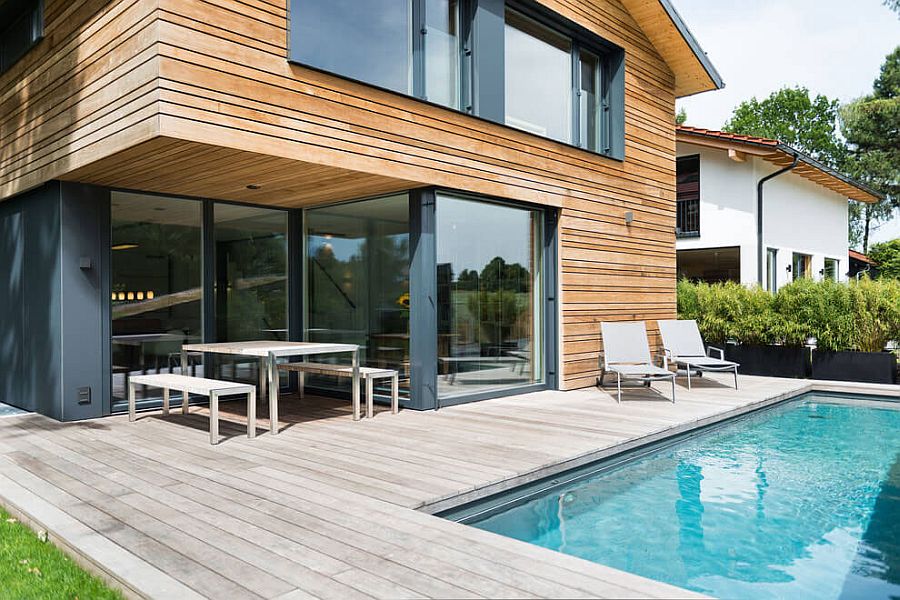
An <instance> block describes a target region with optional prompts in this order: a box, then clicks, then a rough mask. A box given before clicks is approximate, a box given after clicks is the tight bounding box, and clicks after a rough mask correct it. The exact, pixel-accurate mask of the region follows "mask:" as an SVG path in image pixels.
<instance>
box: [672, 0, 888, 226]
mask: <svg viewBox="0 0 900 600" xmlns="http://www.w3.org/2000/svg"><path fill="white" fill-rule="evenodd" d="M672 2H673V4H674V5H675V8H676V9H677V10H678V12H679V14H681V16H682V18H683V19H684V21H685V22H686V23H687V25H688V27H689V28H690V30H691V32H692V33H693V34H694V36H695V37H696V38H697V40H698V41H699V42H700V46H701V47H702V48H703V50H705V51H706V53H707V54H708V55H709V58H710V59H711V60H712V63H713V65H715V67H716V69H717V70H718V71H719V74H720V75H721V76H722V79H724V81H725V89H722V90H718V91H714V92H705V93H703V94H698V95H696V96H691V97H689V98H683V99H681V100H679V101H678V107H679V108H684V109H685V110H686V111H687V117H688V118H687V124H688V125H694V126H696V127H707V128H710V129H721V127H722V125H723V124H724V123H725V121H727V120H728V118H729V117H730V116H731V113H732V110H733V109H734V107H735V106H737V105H738V104H740V102H741V101H742V100H745V99H749V98H751V97H753V96H756V97H757V98H760V99H762V98H765V97H766V96H768V95H769V94H770V93H772V92H774V91H775V90H777V89H779V88H781V87H783V86H785V85H790V86H793V85H803V86H806V87H807V88H809V90H810V92H811V93H813V94H816V93H819V94H824V95H826V96H828V97H829V98H832V99H838V100H840V101H841V102H847V101H850V100H853V99H855V98H858V97H860V96H863V95H865V94H868V93H870V92H871V91H872V83H873V82H874V80H875V78H876V77H877V76H878V73H879V70H880V68H881V64H882V63H883V62H884V58H885V56H887V55H888V54H889V53H890V52H891V51H892V50H893V49H894V48H895V47H896V46H898V45H900V16H898V15H897V14H896V13H894V12H892V11H891V10H889V9H888V8H887V7H885V6H884V5H883V4H882V3H881V0H853V1H847V0H790V1H786V0H672ZM897 237H900V214H898V215H897V216H896V217H895V218H894V219H893V220H892V221H891V222H890V223H888V224H886V225H884V226H883V227H882V228H881V229H879V230H878V231H877V232H876V233H875V235H874V240H875V241H883V240H889V239H893V238H897Z"/></svg>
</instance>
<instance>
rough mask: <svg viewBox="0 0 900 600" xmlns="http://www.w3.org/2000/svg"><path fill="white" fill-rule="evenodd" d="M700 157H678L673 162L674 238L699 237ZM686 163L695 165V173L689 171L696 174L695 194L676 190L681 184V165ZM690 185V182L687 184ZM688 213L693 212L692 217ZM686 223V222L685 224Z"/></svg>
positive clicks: (694, 155) (691, 155)
mask: <svg viewBox="0 0 900 600" xmlns="http://www.w3.org/2000/svg"><path fill="white" fill-rule="evenodd" d="M700 162H701V161H700V155H699V154H690V155H687V156H679V157H678V158H677V159H676V160H675V178H676V179H675V181H676V192H675V208H676V212H675V215H676V216H675V233H676V237H678V238H680V239H682V238H697V237H700V226H701V223H700V200H701V198H700V191H701V190H700V178H701V173H700V171H701V166H700ZM687 163H696V165H697V168H696V171H691V172H690V173H694V172H696V178H697V182H696V183H697V191H696V192H687V193H686V192H683V191H681V190H679V189H678V187H679V186H681V185H682V184H681V182H680V181H679V179H680V177H681V176H682V172H681V169H682V165H685V164H687ZM688 183H691V182H688ZM689 212H693V213H694V214H693V217H690V216H689V215H688V213H689ZM686 221H688V222H687V223H686Z"/></svg>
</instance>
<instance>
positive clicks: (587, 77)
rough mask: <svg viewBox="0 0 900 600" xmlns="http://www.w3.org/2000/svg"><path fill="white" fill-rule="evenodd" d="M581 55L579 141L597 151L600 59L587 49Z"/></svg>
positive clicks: (598, 144) (584, 146)
mask: <svg viewBox="0 0 900 600" xmlns="http://www.w3.org/2000/svg"><path fill="white" fill-rule="evenodd" d="M580 55H581V57H580V60H579V62H580V64H579V77H580V86H581V88H580V90H579V92H580V93H579V98H578V106H579V111H580V118H579V129H580V135H579V139H578V143H579V145H580V146H581V147H582V148H587V149H588V150H595V151H596V150H599V149H600V147H599V146H600V127H599V122H600V121H599V115H600V59H599V58H598V57H597V56H596V55H594V54H591V53H590V52H587V51H585V50H582V51H581V53H580Z"/></svg>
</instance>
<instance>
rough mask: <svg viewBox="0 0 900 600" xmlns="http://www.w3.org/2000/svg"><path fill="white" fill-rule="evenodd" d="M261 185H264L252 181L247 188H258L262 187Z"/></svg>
mask: <svg viewBox="0 0 900 600" xmlns="http://www.w3.org/2000/svg"><path fill="white" fill-rule="evenodd" d="M261 187H262V186H261V185H259V184H256V183H251V184H250V185H248V186H247V189H248V190H258V189H259V188H261Z"/></svg>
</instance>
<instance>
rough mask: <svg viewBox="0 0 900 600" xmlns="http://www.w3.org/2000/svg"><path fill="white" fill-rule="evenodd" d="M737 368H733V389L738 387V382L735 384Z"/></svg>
mask: <svg viewBox="0 0 900 600" xmlns="http://www.w3.org/2000/svg"><path fill="white" fill-rule="evenodd" d="M737 370H738V368H737V367H735V368H734V389H738V384H737Z"/></svg>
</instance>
